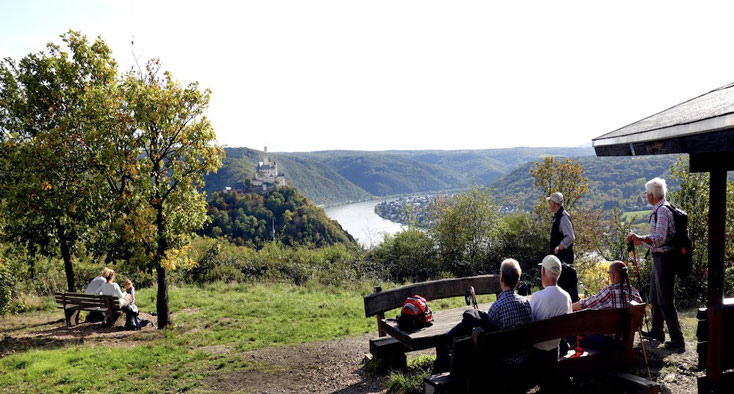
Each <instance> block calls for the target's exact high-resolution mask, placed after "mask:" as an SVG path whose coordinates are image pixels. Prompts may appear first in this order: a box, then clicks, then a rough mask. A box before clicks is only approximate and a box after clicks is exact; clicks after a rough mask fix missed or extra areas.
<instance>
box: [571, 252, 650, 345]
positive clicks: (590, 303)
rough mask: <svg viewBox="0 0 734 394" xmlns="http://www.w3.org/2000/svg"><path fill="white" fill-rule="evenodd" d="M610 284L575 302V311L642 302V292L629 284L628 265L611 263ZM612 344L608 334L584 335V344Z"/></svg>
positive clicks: (625, 305) (616, 262) (623, 306)
mask: <svg viewBox="0 0 734 394" xmlns="http://www.w3.org/2000/svg"><path fill="white" fill-rule="evenodd" d="M608 273H609V283H611V284H610V285H609V286H607V287H605V288H603V289H601V291H599V292H598V293H596V294H594V295H593V296H591V297H589V298H584V299H582V300H579V301H578V302H575V303H574V304H573V310H574V311H580V310H583V309H613V308H626V307H627V303H628V302H630V301H636V302H642V298H641V297H640V293H639V292H638V291H637V289H635V288H634V287H632V285H630V284H629V277H628V276H627V265H625V264H624V263H623V262H621V261H615V262H613V263H611V264H610V265H609V272H608ZM610 344H611V341H610V337H608V336H606V335H592V336H588V337H584V345H585V346H589V347H593V348H606V347H609V346H610Z"/></svg>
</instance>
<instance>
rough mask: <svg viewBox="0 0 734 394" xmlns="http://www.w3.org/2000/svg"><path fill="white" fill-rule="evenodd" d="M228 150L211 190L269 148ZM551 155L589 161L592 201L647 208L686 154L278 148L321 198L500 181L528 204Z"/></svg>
mask: <svg viewBox="0 0 734 394" xmlns="http://www.w3.org/2000/svg"><path fill="white" fill-rule="evenodd" d="M225 150H226V152H227V157H226V159H225V162H224V167H223V168H221V169H220V170H219V172H218V173H217V174H210V175H208V176H207V177H206V188H205V190H207V192H208V193H209V194H210V195H211V193H213V192H215V191H221V190H223V189H224V187H225V186H231V187H234V186H236V185H237V184H238V183H244V181H245V180H246V179H248V178H252V175H253V173H254V170H255V164H256V163H257V162H259V161H262V152H261V151H257V150H253V149H248V148H225ZM547 155H554V156H565V157H572V158H576V159H578V160H580V161H581V164H582V165H583V166H584V167H585V168H586V176H587V177H588V178H589V180H590V185H589V186H590V192H589V194H588V195H587V196H586V197H585V199H586V200H588V202H589V203H591V204H592V205H594V206H597V207H604V208H611V207H613V206H620V207H622V208H624V209H634V208H644V202H643V201H641V198H640V193H641V191H642V187H643V185H644V183H645V180H647V179H650V178H652V177H654V176H664V177H666V176H667V171H668V168H669V167H670V165H671V164H672V163H673V162H674V161H675V159H676V158H677V157H678V156H677V155H666V156H654V157H645V156H641V157H596V156H594V151H593V149H592V148H590V147H573V148H527V147H518V148H508V149H484V150H457V151H438V150H430V151H410V150H406V151H381V152H366V151H320V152H304V153H301V152H297V153H270V156H271V157H272V158H273V160H275V161H276V162H277V163H278V167H279V169H280V171H281V172H283V173H284V174H285V177H286V180H287V181H288V184H289V185H292V186H294V187H296V188H297V189H298V190H299V191H300V192H301V193H302V194H303V195H304V196H305V197H306V198H308V199H309V200H311V201H312V202H314V203H315V204H337V203H344V202H349V201H358V200H366V199H370V198H373V197H374V196H377V197H385V196H392V195H400V194H412V193H435V192H440V191H450V190H460V189H464V188H466V187H468V186H469V185H470V184H471V183H475V184H479V185H489V186H492V187H493V188H494V190H495V193H497V195H498V197H499V198H500V199H501V200H502V201H503V202H504V203H505V204H507V205H508V206H511V207H516V208H520V209H529V208H532V206H533V205H534V204H535V198H536V195H535V194H534V192H533V190H532V185H531V179H530V173H529V168H530V166H531V165H532V163H534V162H535V161H537V160H539V159H540V158H542V157H543V156H547Z"/></svg>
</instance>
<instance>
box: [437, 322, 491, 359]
mask: <svg viewBox="0 0 734 394" xmlns="http://www.w3.org/2000/svg"><path fill="white" fill-rule="evenodd" d="M474 327H483V328H485V329H486V328H488V327H489V323H488V320H487V313H486V312H482V311H479V310H476V309H468V310H466V311H464V314H463V315H462V316H461V322H460V323H459V324H457V325H456V326H454V328H452V329H451V330H449V332H447V333H446V334H445V335H444V336H443V338H442V340H441V342H440V343H439V344H438V345H437V346H436V363H435V364H434V372H437V371H435V369H439V370H441V371H447V370H448V369H449V366H450V364H451V351H452V347H453V345H454V339H456V338H459V337H464V336H468V335H471V333H472V330H473V329H474Z"/></svg>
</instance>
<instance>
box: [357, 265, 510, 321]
mask: <svg viewBox="0 0 734 394" xmlns="http://www.w3.org/2000/svg"><path fill="white" fill-rule="evenodd" d="M471 286H474V291H475V293H476V294H497V293H500V292H501V291H502V289H501V288H500V278H499V275H479V276H470V277H466V278H455V279H441V280H434V281H428V282H421V283H415V284H412V285H408V286H402V287H398V288H395V289H390V290H385V291H380V292H376V293H372V294H370V295H368V296H366V297H364V313H365V316H366V317H370V316H374V315H376V314H378V313H380V312H387V311H389V310H392V309H395V308H399V307H401V306H403V302H404V301H405V299H406V298H408V297H410V296H412V295H415V294H418V295H420V296H422V297H423V298H425V299H426V300H436V299H441V298H449V297H462V296H464V295H465V294H466V290H467V289H469V287H471Z"/></svg>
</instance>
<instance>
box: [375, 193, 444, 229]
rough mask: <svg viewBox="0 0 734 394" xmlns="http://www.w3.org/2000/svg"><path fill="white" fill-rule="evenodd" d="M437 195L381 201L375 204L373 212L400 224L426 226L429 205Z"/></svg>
mask: <svg viewBox="0 0 734 394" xmlns="http://www.w3.org/2000/svg"><path fill="white" fill-rule="evenodd" d="M439 196H440V195H437V194H424V195H419V196H407V197H400V198H398V199H395V200H386V201H381V202H380V203H379V204H377V205H376V206H375V213H376V214H377V215H378V216H380V217H381V218H383V219H387V220H391V221H393V222H397V223H400V224H406V225H411V226H418V227H427V226H428V225H429V224H430V223H431V205H432V204H433V203H434V202H435V201H436V199H437V198H439Z"/></svg>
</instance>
